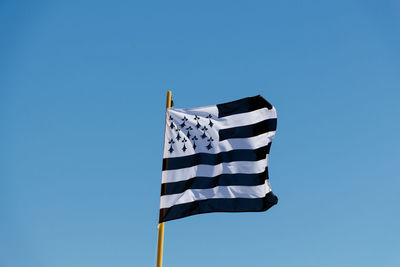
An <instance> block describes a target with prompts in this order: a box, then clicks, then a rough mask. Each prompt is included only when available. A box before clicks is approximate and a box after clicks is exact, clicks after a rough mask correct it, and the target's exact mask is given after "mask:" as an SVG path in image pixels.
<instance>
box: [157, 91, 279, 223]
mask: <svg viewBox="0 0 400 267" xmlns="http://www.w3.org/2000/svg"><path fill="white" fill-rule="evenodd" d="M276 122H277V117H276V110H275V108H274V107H273V106H272V105H271V104H270V103H269V102H268V101H267V100H265V99H264V98H263V97H262V96H255V97H248V98H243V99H240V100H237V101H233V102H229V103H225V104H219V105H214V106H206V107H200V108H189V109H174V108H170V109H168V110H167V112H166V129H165V140H164V153H163V171H162V185H161V200H160V218H159V221H160V222H165V221H169V220H174V219H178V218H182V217H186V216H191V215H195V214H200V213H208V212H245V211H265V210H267V209H269V208H270V207H272V206H273V205H275V204H277V202H278V198H277V197H276V196H275V195H274V194H273V193H272V191H271V187H270V184H269V177H268V155H269V151H270V147H271V141H272V138H273V137H274V135H275V130H276Z"/></svg>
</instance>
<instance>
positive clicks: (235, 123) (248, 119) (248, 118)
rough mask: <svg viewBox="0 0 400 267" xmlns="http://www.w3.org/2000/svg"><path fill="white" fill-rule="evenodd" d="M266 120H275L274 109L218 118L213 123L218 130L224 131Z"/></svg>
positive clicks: (262, 109) (263, 109)
mask: <svg viewBox="0 0 400 267" xmlns="http://www.w3.org/2000/svg"><path fill="white" fill-rule="evenodd" d="M268 119H276V110H275V108H273V109H267V108H261V109H257V110H254V111H251V112H246V113H240V114H235V115H231V116H227V117H222V118H218V119H217V120H216V122H215V123H216V125H217V127H218V128H219V129H226V128H233V127H239V126H246V125H250V124H255V123H258V122H261V121H264V120H268Z"/></svg>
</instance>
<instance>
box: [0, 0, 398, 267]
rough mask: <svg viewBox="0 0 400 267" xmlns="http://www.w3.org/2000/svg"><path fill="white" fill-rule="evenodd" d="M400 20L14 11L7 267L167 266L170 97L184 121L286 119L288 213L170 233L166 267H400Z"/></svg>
mask: <svg viewBox="0 0 400 267" xmlns="http://www.w3.org/2000/svg"><path fill="white" fill-rule="evenodd" d="M56 2H58V3H56ZM62 2H64V3H62ZM322 2H323V3H322ZM399 14H400V2H399V1H394V0H392V1H390V0H389V1H364V0H362V1H361V0H359V1H351V0H343V1H159V2H156V1H140V2H139V1H126V2H121V1H109V2H106V1H8V0H3V1H1V2H0V266H2V267H71V266H73V267H81V266H82V267H87V266H96V267H103V266H104V267H109V266H118V267H132V266H135V267H142V266H153V264H154V262H155V253H156V238H157V231H156V225H157V218H158V205H159V192H160V180H161V177H160V175H161V159H162V143H163V127H164V121H163V120H164V108H165V95H166V90H167V89H171V90H172V91H173V98H174V101H175V106H176V107H196V106H204V105H211V104H217V103H223V102H226V101H231V100H235V99H238V98H242V97H246V96H253V95H257V94H262V95H263V96H264V97H265V98H267V99H268V100H269V101H270V102H271V103H272V104H273V105H275V107H276V108H277V111H278V131H277V135H276V138H275V139H274V142H273V145H272V149H271V156H270V178H271V184H272V188H273V191H274V192H275V194H276V195H277V196H278V197H279V204H278V205H277V206H275V207H273V208H271V209H270V210H269V211H267V212H265V213H238V214H224V213H220V214H216V213H214V214H206V215H197V216H193V217H189V218H185V219H181V220H177V221H172V222H168V223H166V232H165V251H164V252H165V258H164V266H165V267H180V266H182V267H187V266H190V267H200V266H210V267H211V266H223V267H225V266H229V267H236V266H238V267H241V266H246V267H258V266H273V267H292V266H295V267H298V266H299V267H303V266H304V267H310V266H315V267H321V266H324V267H331V266H335V267H336V266H339V267H343V266H350V267H354V266H360V267H375V266H385V267H386V266H388V267H397V266H400V254H399V251H400V241H399V240H400V230H399V225H400V208H399V204H400V174H399V164H400V156H399V150H400V142H399V131H400V119H399V116H400V107H399V99H400V49H399V47H400V16H399Z"/></svg>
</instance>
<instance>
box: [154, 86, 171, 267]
mask: <svg viewBox="0 0 400 267" xmlns="http://www.w3.org/2000/svg"><path fill="white" fill-rule="evenodd" d="M171 106H172V93H171V91H167V105H166V108H167V109H169V108H170V107H171ZM163 250H164V223H163V222H162V223H159V224H158V240H157V267H162V260H163Z"/></svg>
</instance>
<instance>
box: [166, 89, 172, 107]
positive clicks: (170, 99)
mask: <svg viewBox="0 0 400 267" xmlns="http://www.w3.org/2000/svg"><path fill="white" fill-rule="evenodd" d="M170 107H172V92H171V91H167V108H170Z"/></svg>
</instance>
